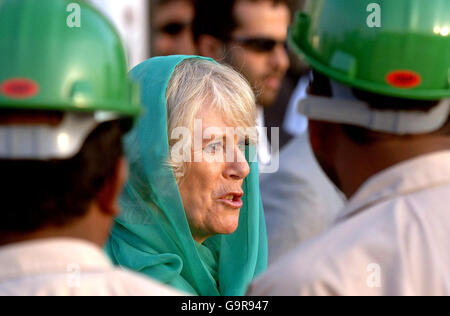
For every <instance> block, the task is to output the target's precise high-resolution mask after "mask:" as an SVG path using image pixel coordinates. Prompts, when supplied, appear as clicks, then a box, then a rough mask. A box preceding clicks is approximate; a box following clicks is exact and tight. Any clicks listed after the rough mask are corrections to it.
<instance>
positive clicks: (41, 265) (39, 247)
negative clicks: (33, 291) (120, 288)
mask: <svg viewBox="0 0 450 316" xmlns="http://www.w3.org/2000/svg"><path fill="white" fill-rule="evenodd" d="M73 268H76V269H79V271H83V272H88V271H93V272H94V271H97V272H98V271H105V270H113V266H112V264H111V262H110V261H109V259H108V258H107V257H106V255H105V254H104V253H103V251H102V249H101V248H100V247H98V246H97V245H95V244H92V243H90V242H87V241H83V240H80V239H70V238H55V239H39V240H34V241H27V242H21V243H14V244H10V245H6V246H2V247H0V282H3V281H6V280H11V279H15V278H23V277H30V276H36V275H43V274H53V273H68V272H70V269H73Z"/></svg>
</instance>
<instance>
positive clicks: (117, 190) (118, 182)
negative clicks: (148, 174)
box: [97, 157, 128, 217]
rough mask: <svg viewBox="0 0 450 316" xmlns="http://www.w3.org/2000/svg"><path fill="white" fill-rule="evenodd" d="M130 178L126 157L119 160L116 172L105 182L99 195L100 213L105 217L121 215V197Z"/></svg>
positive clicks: (115, 168)
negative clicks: (119, 202) (119, 201)
mask: <svg viewBox="0 0 450 316" xmlns="http://www.w3.org/2000/svg"><path fill="white" fill-rule="evenodd" d="M127 178H128V162H127V160H126V159H125V158H124V157H121V158H119V159H118V160H117V162H116V165H115V167H114V172H113V174H111V176H110V177H108V179H107V180H106V181H105V183H104V184H103V186H102V188H101V189H100V192H99V193H98V195H97V203H98V206H99V208H100V211H101V212H102V213H104V214H105V215H109V216H112V217H115V216H117V215H119V213H120V209H119V205H118V203H117V202H118V200H119V196H120V194H121V193H122V190H123V188H124V186H125V183H126V181H127Z"/></svg>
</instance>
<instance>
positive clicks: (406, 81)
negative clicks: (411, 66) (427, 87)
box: [386, 70, 422, 89]
mask: <svg viewBox="0 0 450 316" xmlns="http://www.w3.org/2000/svg"><path fill="white" fill-rule="evenodd" d="M386 81H387V83H388V84H390V85H391V86H393V87H396V88H401V89H411V88H415V87H417V86H418V85H420V84H421V83H422V77H421V76H420V75H419V74H418V73H416V72H414V71H411V70H396V71H393V72H391V73H389V74H388V75H387V77H386Z"/></svg>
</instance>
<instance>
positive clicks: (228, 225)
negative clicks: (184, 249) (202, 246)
mask: <svg viewBox="0 0 450 316" xmlns="http://www.w3.org/2000/svg"><path fill="white" fill-rule="evenodd" d="M197 118H198V119H201V120H202V135H203V138H204V139H203V142H202V159H201V161H200V162H191V163H189V165H188V167H187V172H186V174H185V177H184V179H183V181H182V182H181V184H180V185H179V189H180V193H181V198H182V200H183V204H184V209H185V211H186V216H187V219H188V222H189V226H190V229H191V232H192V236H193V237H194V239H195V240H196V241H197V242H200V243H202V242H203V241H204V240H205V239H207V238H208V237H211V236H213V235H216V234H231V233H233V232H234V231H235V230H236V229H237V227H238V223H239V212H240V209H241V207H242V196H243V194H244V192H243V190H242V183H243V181H244V179H245V178H246V177H247V176H248V174H249V172H250V167H249V165H248V163H247V161H246V160H245V138H244V137H239V136H236V135H235V136H234V137H228V139H230V141H229V143H230V142H231V140H232V139H233V138H234V139H233V140H232V144H227V137H226V128H227V127H231V126H230V125H228V124H226V122H224V120H223V119H222V117H221V116H220V115H219V114H218V113H217V112H215V111H212V110H209V109H207V108H206V109H204V110H203V111H202V112H200V113H199V115H197ZM211 128H212V129H211ZM207 135H208V136H207ZM209 135H211V136H212V137H210V138H209ZM230 150H231V151H232V152H233V155H231V157H234V159H229V157H230ZM226 151H228V152H226ZM226 155H228V157H226ZM214 157H215V158H217V157H222V158H223V159H221V160H222V161H217V160H220V159H214ZM227 158H228V159H227Z"/></svg>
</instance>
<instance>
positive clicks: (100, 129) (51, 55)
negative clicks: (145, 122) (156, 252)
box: [0, 0, 140, 245]
mask: <svg viewBox="0 0 450 316" xmlns="http://www.w3.org/2000/svg"><path fill="white" fill-rule="evenodd" d="M70 10H72V13H70ZM24 12H33V17H32V18H31V17H30V16H29V15H28V14H24ZM77 15H79V17H78V18H81V25H80V27H77V26H76V25H77V23H78V22H77V21H76V20H77ZM18 24H19V25H21V27H20V28H17V25H18ZM0 38H2V39H3V40H2V41H0V51H1V52H2V59H1V60H0V172H1V174H2V180H3V181H2V184H1V185H0V186H1V190H2V192H3V201H2V203H3V210H4V212H3V220H2V223H1V224H0V243H3V244H4V243H10V242H17V241H21V240H28V239H35V238H43V237H73V238H82V239H87V240H90V241H92V242H95V243H97V244H99V245H101V244H102V243H103V242H104V241H105V239H106V238H107V236H108V234H109V229H110V226H111V224H112V220H113V217H114V216H115V215H117V213H118V207H117V198H118V196H119V194H120V191H121V189H122V186H123V185H124V182H125V177H126V169H127V166H126V164H125V162H124V161H125V160H124V158H123V153H122V144H121V138H122V135H123V134H124V133H125V131H126V130H127V129H129V128H130V126H131V121H132V120H133V118H134V117H136V116H137V115H138V114H139V112H140V105H139V95H138V90H137V89H136V84H134V83H133V82H131V81H130V79H129V78H128V74H127V66H126V59H125V53H124V50H123V47H122V44H121V42H120V37H119V35H118V33H117V32H116V30H115V29H114V28H113V27H112V24H111V23H110V22H109V21H107V20H106V19H105V18H104V17H103V16H102V15H101V14H100V13H99V12H98V11H97V10H95V9H94V8H92V7H91V6H90V5H88V4H87V3H85V2H84V1H79V2H77V1H71V0H61V1H53V0H40V1H36V0H21V1H15V0H4V1H1V2H0Z"/></svg>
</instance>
